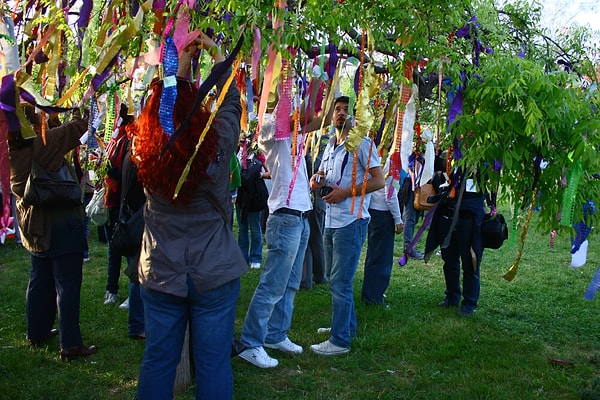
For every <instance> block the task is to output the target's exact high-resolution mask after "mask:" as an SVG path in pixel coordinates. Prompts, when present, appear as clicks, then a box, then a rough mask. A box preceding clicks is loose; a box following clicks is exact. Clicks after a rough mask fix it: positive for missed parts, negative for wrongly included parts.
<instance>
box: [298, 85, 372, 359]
mask: <svg viewBox="0 0 600 400" xmlns="http://www.w3.org/2000/svg"><path fill="white" fill-rule="evenodd" d="M348 104H349V98H348V97H346V96H341V97H338V98H337V99H336V100H335V102H334V105H333V115H332V121H333V124H334V126H335V131H336V134H335V136H333V137H332V138H331V139H330V141H329V144H328V145H327V147H326V149H325V152H324V154H323V161H322V162H321V165H320V167H319V170H318V172H317V173H316V174H315V175H313V176H312V177H311V180H310V185H311V189H313V190H314V189H319V192H320V194H321V196H322V197H323V200H324V201H325V203H326V204H327V209H326V212H325V232H324V235H323V243H324V248H325V269H326V272H325V273H326V275H327V277H328V279H329V291H330V293H331V296H332V306H333V307H332V308H333V310H332V311H333V314H332V324H331V328H330V329H326V331H330V338H329V339H328V340H326V341H324V342H322V343H319V344H314V345H312V346H311V347H310V348H311V350H312V351H314V352H315V353H317V354H322V355H338V354H346V353H348V352H349V351H350V342H351V340H352V337H354V336H356V325H357V323H356V313H355V310H354V296H353V288H352V282H353V280H354V273H355V272H356V268H357V266H358V260H359V257H360V253H361V250H362V246H363V243H364V241H365V238H366V232H367V226H368V224H369V220H370V216H369V211H368V206H369V202H370V194H369V193H371V192H373V191H375V190H378V189H381V188H382V187H383V186H384V178H383V172H382V170H381V165H380V159H379V156H378V154H377V149H376V148H375V146H374V144H373V143H372V141H371V140H370V139H368V138H363V139H362V140H361V142H360V144H359V145H358V148H357V149H356V151H355V152H350V151H348V150H347V149H346V147H345V144H346V139H347V138H348V133H349V131H350V128H351V125H352V124H351V115H350V114H349V110H348ZM355 163H356V170H354V164H355ZM365 172H367V175H365ZM365 176H368V179H367V180H366V181H365V180H364V178H365ZM353 186H354V196H355V198H354V199H353ZM363 188H364V189H365V192H366V193H367V194H366V195H365V197H364V199H361V194H362V192H363Z"/></svg>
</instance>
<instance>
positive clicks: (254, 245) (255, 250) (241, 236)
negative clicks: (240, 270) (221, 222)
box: [236, 207, 262, 264]
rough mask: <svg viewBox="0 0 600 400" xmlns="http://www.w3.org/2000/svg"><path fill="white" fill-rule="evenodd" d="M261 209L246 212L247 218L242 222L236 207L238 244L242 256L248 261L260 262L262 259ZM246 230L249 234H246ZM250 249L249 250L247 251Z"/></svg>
mask: <svg viewBox="0 0 600 400" xmlns="http://www.w3.org/2000/svg"><path fill="white" fill-rule="evenodd" d="M261 212H262V211H251V212H249V213H248V220H247V221H246V223H245V224H244V223H242V218H241V215H240V213H241V212H240V209H239V208H238V207H236V215H237V222H238V244H239V245H240V249H242V254H243V255H244V258H245V259H246V261H247V262H248V264H250V263H260V262H261V261H262V230H261V228H260V223H261V219H260V216H261ZM248 232H249V233H250V234H248ZM248 249H250V252H248Z"/></svg>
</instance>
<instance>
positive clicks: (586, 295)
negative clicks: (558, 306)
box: [583, 267, 600, 300]
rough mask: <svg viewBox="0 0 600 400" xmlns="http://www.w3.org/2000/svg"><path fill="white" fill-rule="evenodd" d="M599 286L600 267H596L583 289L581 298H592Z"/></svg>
mask: <svg viewBox="0 0 600 400" xmlns="http://www.w3.org/2000/svg"><path fill="white" fill-rule="evenodd" d="M599 288H600V267H598V268H597V269H596V273H595V274H594V277H593V278H592V281H591V282H590V285H589V286H588V288H587V290H586V291H585V293H584V295H583V298H584V299H586V300H593V299H594V296H595V295H596V292H597V291H598V289H599Z"/></svg>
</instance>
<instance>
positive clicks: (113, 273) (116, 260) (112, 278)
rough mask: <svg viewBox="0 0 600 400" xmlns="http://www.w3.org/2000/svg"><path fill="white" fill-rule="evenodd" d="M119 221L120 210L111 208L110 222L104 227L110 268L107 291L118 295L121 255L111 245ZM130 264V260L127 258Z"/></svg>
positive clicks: (108, 270)
mask: <svg viewBox="0 0 600 400" xmlns="http://www.w3.org/2000/svg"><path fill="white" fill-rule="evenodd" d="M118 219H119V208H111V209H110V216H109V219H108V222H107V223H106V224H105V225H104V232H105V234H106V242H107V243H108V266H107V273H108V274H107V277H106V290H107V291H109V292H111V293H115V294H118V293H119V278H120V277H121V258H122V257H123V256H122V255H121V253H119V252H118V251H115V250H114V249H113V248H112V246H111V245H110V242H111V238H112V234H113V228H114V226H115V223H116V222H117V220H118ZM126 259H127V261H128V262H129V258H126Z"/></svg>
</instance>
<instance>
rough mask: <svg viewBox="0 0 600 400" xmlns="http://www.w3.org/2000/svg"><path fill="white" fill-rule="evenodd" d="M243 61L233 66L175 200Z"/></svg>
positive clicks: (183, 174)
mask: <svg viewBox="0 0 600 400" xmlns="http://www.w3.org/2000/svg"><path fill="white" fill-rule="evenodd" d="M242 59H243V57H242V56H240V57H238V59H237V60H236V61H235V64H234V65H233V68H232V70H231V75H229V78H227V81H226V82H225V85H223V88H222V89H221V93H219V98H218V99H217V102H216V103H215V109H214V111H213V112H212V113H211V114H210V117H209V118H208V121H207V122H206V125H205V126H204V130H203V131H202V133H201V134H200V137H199V138H198V143H197V144H196V148H195V149H194V153H193V154H192V156H191V157H190V159H189V160H188V162H187V164H186V165H185V168H184V169H183V172H182V173H181V176H180V177H179V181H178V182H177V186H176V187H175V193H174V194H173V200H176V199H177V196H179V191H180V190H181V186H183V183H184V182H185V180H186V179H187V176H188V175H189V174H190V169H191V167H192V163H193V162H194V159H195V158H196V155H197V154H198V150H199V149H200V146H201V145H202V142H204V138H205V137H206V134H207V133H208V130H209V129H210V126H211V125H212V122H213V120H214V119H215V116H216V115H217V111H219V108H220V107H221V104H223V100H225V95H226V94H227V92H228V91H229V86H231V82H233V78H235V73H236V71H237V69H238V68H239V66H240V63H241V62H242Z"/></svg>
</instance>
